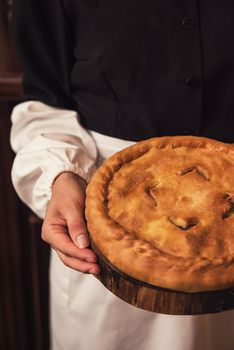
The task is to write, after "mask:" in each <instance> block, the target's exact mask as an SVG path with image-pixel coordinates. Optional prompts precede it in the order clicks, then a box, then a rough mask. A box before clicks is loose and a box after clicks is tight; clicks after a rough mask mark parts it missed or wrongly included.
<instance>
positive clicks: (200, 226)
mask: <svg viewBox="0 0 234 350" xmlns="http://www.w3.org/2000/svg"><path fill="white" fill-rule="evenodd" d="M233 213H234V146H232V145H231V144H225V143H222V142H219V141H215V140H211V139H208V138H202V137H193V136H175V137H159V138H153V139H149V140H145V141H141V142H139V143H137V144H135V145H133V146H131V147H128V148H126V149H124V150H123V151H121V152H118V153H116V154H115V155H113V156H112V157H111V158H110V159H108V160H107V161H105V162H104V163H103V165H102V166H101V167H100V168H99V169H98V171H97V172H96V173H95V174H94V176H93V177H92V179H91V181H90V183H89V185H88V188H87V198H86V218H87V225H88V230H89V232H90V235H91V237H92V240H93V242H94V244H95V246H96V247H97V248H98V249H99V250H100V252H101V253H102V255H103V256H104V257H105V258H106V260H107V261H109V262H110V263H111V264H112V265H113V266H116V268H117V269H118V270H120V271H122V272H123V273H124V274H126V275H128V276H130V277H132V278H134V279H136V280H139V281H142V282H144V283H148V284H150V285H153V286H158V287H162V288H167V289H173V290H178V291H185V292H200V291H208V290H220V289H225V288H229V287H233V286H234V215H233Z"/></svg>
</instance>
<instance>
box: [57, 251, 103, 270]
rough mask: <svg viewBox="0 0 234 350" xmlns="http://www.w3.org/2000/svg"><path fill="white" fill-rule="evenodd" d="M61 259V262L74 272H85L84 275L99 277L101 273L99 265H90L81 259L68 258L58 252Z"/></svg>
mask: <svg viewBox="0 0 234 350" xmlns="http://www.w3.org/2000/svg"><path fill="white" fill-rule="evenodd" d="M56 252H57V254H58V256H59V258H60V259H61V261H62V262H63V263H64V265H66V266H67V267H70V268H72V269H74V270H77V271H80V272H83V273H91V274H94V275H97V274H99V273H100V267H99V266H98V265H97V264H94V263H88V262H84V261H82V260H79V259H75V258H73V257H70V256H67V255H65V254H63V253H62V252H60V251H58V250H56Z"/></svg>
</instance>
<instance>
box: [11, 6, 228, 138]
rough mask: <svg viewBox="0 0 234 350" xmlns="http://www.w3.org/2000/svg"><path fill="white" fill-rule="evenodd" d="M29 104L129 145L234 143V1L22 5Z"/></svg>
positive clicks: (19, 30) (19, 21) (18, 13)
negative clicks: (62, 113) (188, 137)
mask: <svg viewBox="0 0 234 350" xmlns="http://www.w3.org/2000/svg"><path fill="white" fill-rule="evenodd" d="M14 16H15V20H14V24H15V33H16V43H17V46H18V52H19V57H20V60H21V63H22V69H23V72H24V100H29V99H36V100H41V101H43V102H45V103H47V104H50V105H52V106H57V107H62V108H71V109H75V110H77V111H78V112H79V114H80V116H81V122H82V124H83V125H84V126H85V127H87V128H89V129H92V130H95V131H98V132H101V133H103V134H106V135H110V136H115V137H120V138H123V139H130V140H140V139H144V138H148V137H152V136H162V135H178V134H192V135H202V136H207V137H211V138H215V139H219V140H222V141H226V142H234V2H233V1H232V0H223V1H220V0H212V1H211V0H202V1H198V0H197V1H196V0H189V1H188V0H148V1H142V0H64V1H62V0H50V1H47V0H33V1H32V0H15V5H14Z"/></svg>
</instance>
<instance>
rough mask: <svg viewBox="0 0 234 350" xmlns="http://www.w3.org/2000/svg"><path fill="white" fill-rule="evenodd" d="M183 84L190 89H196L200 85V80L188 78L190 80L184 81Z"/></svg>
mask: <svg viewBox="0 0 234 350" xmlns="http://www.w3.org/2000/svg"><path fill="white" fill-rule="evenodd" d="M185 82H186V83H187V84H188V86H189V87H191V88H192V89H197V88H198V87H199V86H200V84H201V81H200V79H199V78H196V77H190V78H188V79H186V80H185Z"/></svg>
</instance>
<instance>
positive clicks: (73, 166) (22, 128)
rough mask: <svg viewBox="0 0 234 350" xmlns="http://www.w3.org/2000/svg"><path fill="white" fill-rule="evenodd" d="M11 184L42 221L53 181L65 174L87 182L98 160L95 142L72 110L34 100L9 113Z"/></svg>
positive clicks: (19, 105) (18, 106)
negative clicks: (12, 151) (14, 154)
mask: <svg viewBox="0 0 234 350" xmlns="http://www.w3.org/2000/svg"><path fill="white" fill-rule="evenodd" d="M11 119H12V128H11V146H12V148H13V150H14V151H15V152H16V157H15V160H14V163H13V167H12V181H13V185H14V187H15V190H16V192H17V193H18V195H19V197H20V198H21V200H22V201H23V202H24V203H26V204H27V205H28V206H29V207H30V208H31V209H32V210H33V211H34V212H35V213H36V214H37V215H38V216H39V217H41V218H43V217H44V214H45V210H46V207H47V204H48V201H49V199H50V196H51V188H52V184H53V181H54V179H55V178H56V177H57V176H58V175H59V174H60V173H62V172H64V171H69V172H73V173H75V174H78V175H80V176H81V177H83V178H84V179H85V180H87V181H88V180H89V177H90V175H91V174H92V172H93V171H94V170H95V164H96V160H97V157H98V152H97V148H96V144H95V141H94V140H93V138H92V136H91V135H90V133H89V132H88V131H87V130H85V129H84V128H83V127H82V126H81V125H80V123H79V120H78V115H77V113H76V112H75V111H72V110H64V109H58V108H53V107H50V106H48V105H46V104H44V103H41V102H38V101H28V102H24V103H21V104H18V105H17V106H16V107H15V108H14V109H13V111H12V116H11Z"/></svg>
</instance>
